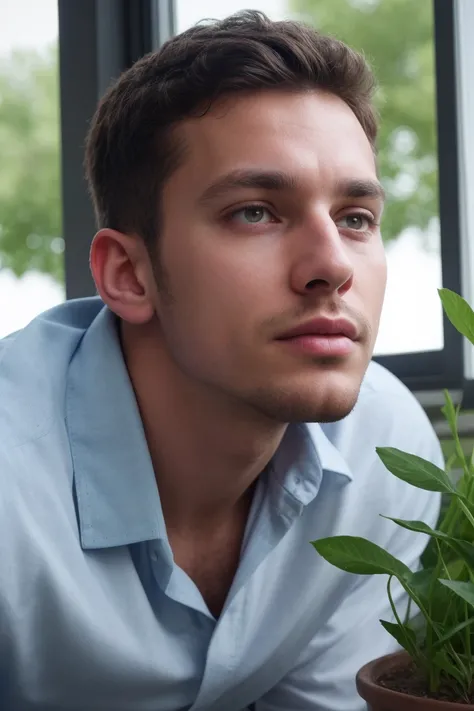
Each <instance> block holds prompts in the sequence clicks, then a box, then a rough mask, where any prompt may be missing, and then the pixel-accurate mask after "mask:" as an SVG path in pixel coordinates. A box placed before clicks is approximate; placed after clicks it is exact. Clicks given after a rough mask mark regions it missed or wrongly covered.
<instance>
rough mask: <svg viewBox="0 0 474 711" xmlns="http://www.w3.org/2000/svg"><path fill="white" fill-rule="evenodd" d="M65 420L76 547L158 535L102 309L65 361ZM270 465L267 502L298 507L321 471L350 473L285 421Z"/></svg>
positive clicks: (155, 502) (149, 478)
mask: <svg viewBox="0 0 474 711" xmlns="http://www.w3.org/2000/svg"><path fill="white" fill-rule="evenodd" d="M66 423H67V427H68V432H69V439H70V446H71V456H72V461H73V468H74V484H75V493H76V499H77V509H78V516H79V527H80V535H81V543H82V546H83V548H107V547H112V546H120V545H128V544H131V543H136V542H139V541H145V540H154V539H162V540H163V541H166V540H167V536H166V526H165V522H164V518H163V512H162V508H161V503H160V497H159V494H158V488H157V486H156V480H155V474H154V471H153V465H152V462H151V458H150V455H149V451H148V446H147V443H146V439H145V434H144V431H143V426H142V421H141V418H140V414H139V411H138V406H137V403H136V399H135V394H134V392H133V388H132V385H131V382H130V378H129V375H128V371H127V368H126V365H125V362H124V359H123V355H122V349H121V346H120V342H119V337H118V330H117V322H116V317H115V316H114V314H113V313H112V312H111V311H110V310H109V309H108V308H104V309H102V310H101V311H100V313H99V314H98V316H97V317H96V318H95V319H94V321H93V322H92V324H91V325H90V327H89V328H88V329H87V330H86V332H85V334H84V336H83V338H82V340H81V342H80V344H79V346H78V348H77V350H76V351H75V353H74V355H73V358H72V360H71V363H70V366H69V372H68V384H67V391H66ZM271 469H272V474H273V475H272V477H271V479H274V481H273V482H272V484H271V492H270V495H271V496H272V498H274V503H275V505H276V506H277V507H280V504H281V496H280V494H281V493H282V492H284V496H285V497H286V498H287V499H288V498H290V499H291V500H292V501H293V502H294V504H295V506H296V508H298V510H299V511H301V510H302V508H303V507H304V506H306V505H307V504H308V503H310V501H312V500H313V499H314V498H315V496H316V494H317V493H318V490H319V487H320V485H321V481H322V477H323V473H325V472H328V473H333V474H336V475H340V476H342V477H343V478H344V479H346V480H351V479H352V475H351V471H350V468H349V467H348V465H347V463H346V461H345V460H344V458H343V457H342V455H341V454H340V452H339V451H338V450H337V448H336V447H335V446H334V445H333V444H332V442H331V441H330V440H329V438H328V437H327V436H326V434H325V433H324V431H323V429H322V427H321V426H320V425H319V424H294V425H290V426H289V427H288V428H287V431H286V433H285V436H284V438H283V441H282V443H281V445H280V447H279V448H278V450H277V452H276V453H275V456H274V458H273V460H272V462H271ZM272 492H273V493H272ZM275 497H276V498H275Z"/></svg>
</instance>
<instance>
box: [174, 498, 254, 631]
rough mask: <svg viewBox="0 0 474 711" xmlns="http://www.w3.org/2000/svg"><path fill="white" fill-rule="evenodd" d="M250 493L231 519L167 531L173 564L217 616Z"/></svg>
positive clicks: (237, 554)
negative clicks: (180, 570) (191, 528)
mask: <svg viewBox="0 0 474 711" xmlns="http://www.w3.org/2000/svg"><path fill="white" fill-rule="evenodd" d="M253 490H254V487H252V490H251V491H249V492H248V493H247V494H246V497H245V501H243V502H242V506H241V507H240V508H239V510H238V511H237V512H235V514H234V516H229V519H228V520H226V521H224V522H223V523H221V524H220V525H218V526H215V527H210V528H206V529H205V530H203V529H201V530H198V529H196V528H194V529H193V530H187V531H185V532H184V531H179V530H177V529H173V528H171V527H170V528H169V529H168V538H169V542H170V545H171V550H172V552H173V557H174V561H175V563H176V565H178V566H179V567H180V568H181V569H182V570H183V571H184V572H185V573H186V574H187V575H188V576H189V577H190V578H191V580H192V581H193V582H194V584H195V585H196V587H197V588H198V590H199V592H200V593H201V595H202V597H203V599H204V601H205V603H206V605H207V607H208V609H209V611H210V612H211V613H212V615H213V616H214V617H215V618H216V619H217V618H218V617H220V615H221V612H222V610H223V608H224V605H225V602H226V600H227V597H228V594H229V591H230V588H231V587H232V583H233V581H234V578H235V575H236V573H237V570H238V568H239V563H240V558H241V552H242V543H243V539H244V534H245V528H246V525H247V519H248V515H249V511H250V506H251V503H252V499H253Z"/></svg>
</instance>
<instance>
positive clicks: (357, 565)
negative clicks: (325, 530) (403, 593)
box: [312, 536, 412, 579]
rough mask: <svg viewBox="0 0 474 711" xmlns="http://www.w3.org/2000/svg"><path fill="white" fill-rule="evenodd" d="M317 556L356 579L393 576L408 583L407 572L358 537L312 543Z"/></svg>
mask: <svg viewBox="0 0 474 711" xmlns="http://www.w3.org/2000/svg"><path fill="white" fill-rule="evenodd" d="M312 545H313V546H314V547H315V548H316V550H317V552H318V553H319V555H320V556H322V557H323V558H325V560H327V561H328V563H331V564H332V565H335V566H336V568H340V569H341V570H345V571H346V572H348V573H356V574H357V575H378V574H386V575H394V576H395V577H396V578H398V579H402V578H404V579H408V578H410V577H411V575H412V573H411V570H410V568H408V566H406V565H405V563H403V562H402V561H401V560H398V559H397V558H395V557H394V556H393V555H391V554H390V553H387V551H384V549H383V548H381V547H380V546H378V545H377V544H376V543H372V542H371V541H368V540H366V539H365V538H359V537H358V536H333V537H332V538H320V539H319V540H318V541H312Z"/></svg>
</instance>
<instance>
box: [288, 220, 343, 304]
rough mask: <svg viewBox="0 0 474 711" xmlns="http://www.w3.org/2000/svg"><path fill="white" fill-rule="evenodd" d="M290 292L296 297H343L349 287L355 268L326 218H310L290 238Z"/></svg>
mask: <svg viewBox="0 0 474 711" xmlns="http://www.w3.org/2000/svg"><path fill="white" fill-rule="evenodd" d="M293 237H294V241H293V240H292V246H293V247H294V249H295V252H294V254H293V265H292V270H291V276H290V281H291V288H292V289H293V290H294V291H296V292H297V293H299V294H303V295H306V294H309V293H313V292H321V293H326V294H327V295H329V294H333V293H337V294H339V295H341V296H342V295H343V294H345V293H346V292H347V291H349V289H350V288H351V286H352V282H353V277H354V266H353V263H352V260H351V255H350V252H349V249H348V246H347V244H345V242H344V239H343V237H342V236H341V235H340V233H339V229H338V227H337V226H336V225H335V224H334V222H333V220H332V219H331V217H330V216H329V215H326V216H320V217H318V218H316V219H315V218H313V220H312V223H311V224H310V225H305V226H301V230H300V231H299V234H298V235H296V234H294V235H293Z"/></svg>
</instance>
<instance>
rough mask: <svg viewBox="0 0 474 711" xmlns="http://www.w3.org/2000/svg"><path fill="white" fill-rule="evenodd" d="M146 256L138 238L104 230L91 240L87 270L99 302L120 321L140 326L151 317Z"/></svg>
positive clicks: (151, 308) (151, 297)
mask: <svg viewBox="0 0 474 711" xmlns="http://www.w3.org/2000/svg"><path fill="white" fill-rule="evenodd" d="M148 262H149V259H148V254H147V251H146V249H145V246H144V245H143V243H142V241H141V239H140V238H139V237H138V236H135V235H133V236H131V235H126V234H124V233H122V232H118V231H117V230H112V229H109V228H104V229H101V230H99V232H97V234H96V235H95V237H94V240H93V242H92V246H91V251H90V267H91V271H92V276H93V278H94V281H95V284H96V287H97V291H98V293H99V295H100V297H101V299H102V301H103V302H104V303H105V304H107V306H108V307H109V308H110V309H111V310H112V311H113V312H114V313H116V314H117V316H119V317H120V318H122V319H123V320H124V321H128V322H129V323H133V324H137V325H138V324H144V323H147V322H148V321H150V320H151V319H152V318H153V315H154V306H153V279H152V278H150V276H151V274H150V272H151V270H150V268H149V264H148Z"/></svg>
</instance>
